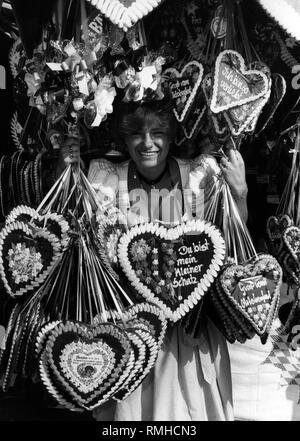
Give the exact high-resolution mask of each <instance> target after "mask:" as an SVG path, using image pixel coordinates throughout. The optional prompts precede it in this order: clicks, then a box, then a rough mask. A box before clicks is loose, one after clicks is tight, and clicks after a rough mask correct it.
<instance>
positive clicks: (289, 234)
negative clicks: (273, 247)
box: [282, 225, 300, 267]
mask: <svg viewBox="0 0 300 441" xmlns="http://www.w3.org/2000/svg"><path fill="white" fill-rule="evenodd" d="M282 239H283V242H284V244H285V246H286V248H287V249H288V251H289V252H290V253H291V256H292V257H293V258H294V260H295V263H296V265H297V266H298V267H300V228H299V227H296V226H295V225H292V226H290V227H288V228H286V229H285V231H284V232H283V235H282Z"/></svg>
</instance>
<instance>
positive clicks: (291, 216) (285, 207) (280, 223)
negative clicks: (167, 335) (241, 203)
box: [266, 126, 300, 289]
mask: <svg viewBox="0 0 300 441" xmlns="http://www.w3.org/2000/svg"><path fill="white" fill-rule="evenodd" d="M297 130H298V131H297V136H296V139H295V146H294V149H293V150H292V151H291V152H290V154H292V155H293V159H292V165H291V169H290V174H289V177H288V180H287V182H286V185H285V188H284V191H283V193H282V196H281V200H280V203H279V205H278V207H277V211H276V214H275V215H273V216H270V217H269V218H268V220H267V225H266V233H267V239H268V246H269V249H270V251H271V252H272V254H273V255H274V256H275V257H276V258H277V259H278V260H279V262H280V263H281V265H282V268H283V271H284V279H285V281H286V282H287V284H288V285H289V286H291V287H292V288H293V289H294V288H295V289H296V288H299V286H300V266H299V265H300V261H299V251H298V247H299V239H300V231H299V226H300V212H299V210H300V205H299V194H300V193H299V190H300V188H299V126H298V129H297Z"/></svg>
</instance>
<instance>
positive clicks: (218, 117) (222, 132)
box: [202, 74, 230, 141]
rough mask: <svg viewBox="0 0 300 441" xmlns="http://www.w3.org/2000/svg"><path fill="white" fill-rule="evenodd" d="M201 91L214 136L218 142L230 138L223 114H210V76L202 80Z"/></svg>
mask: <svg viewBox="0 0 300 441" xmlns="http://www.w3.org/2000/svg"><path fill="white" fill-rule="evenodd" d="M202 90H203V93H204V96H205V99H206V102H207V105H208V111H207V115H208V119H209V122H210V126H211V128H212V130H213V131H214V132H215V134H216V136H217V137H218V138H220V140H222V139H223V140H224V141H225V140H226V139H227V138H228V137H229V136H230V132H229V130H228V124H227V121H226V120H225V118H224V115H223V113H217V114H215V113H212V112H211V110H210V102H211V96H212V74H207V75H205V77H204V78H203V82H202Z"/></svg>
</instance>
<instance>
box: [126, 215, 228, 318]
mask: <svg viewBox="0 0 300 441" xmlns="http://www.w3.org/2000/svg"><path fill="white" fill-rule="evenodd" d="M118 255H119V260H120V264H121V266H122V269H123V271H124V273H125V275H126V276H127V277H128V279H129V281H130V282H131V284H132V285H133V286H134V288H135V289H136V290H137V291H138V293H139V294H141V295H142V296H143V297H144V298H145V299H146V300H147V301H150V302H152V303H155V304H157V305H158V306H159V307H160V308H161V309H162V310H163V312H164V314H165V315H166V317H167V318H169V319H170V320H172V321H174V322H176V321H177V320H179V319H180V318H181V317H183V316H184V315H185V314H186V313H187V312H189V311H190V310H191V309H192V308H193V307H194V306H195V305H196V304H197V303H198V302H199V301H200V300H201V299H202V297H203V295H204V293H205V292H206V291H207V290H208V288H209V287H210V285H211V284H212V283H213V281H214V279H215V277H216V276H217V274H218V271H219V270H220V267H221V266H222V264H223V260H224V256H225V242H224V239H223V237H222V235H221V233H220V231H219V230H218V229H217V228H216V227H215V226H213V225H211V224H210V223H208V222H204V221H201V220H192V221H188V222H186V223H184V224H182V225H179V226H177V227H176V228H169V229H167V228H165V227H163V226H159V224H153V223H145V224H142V225H140V226H135V227H133V228H132V229H130V230H129V231H128V232H127V233H126V234H124V235H123V236H122V237H121V238H120V242H119V247H118Z"/></svg>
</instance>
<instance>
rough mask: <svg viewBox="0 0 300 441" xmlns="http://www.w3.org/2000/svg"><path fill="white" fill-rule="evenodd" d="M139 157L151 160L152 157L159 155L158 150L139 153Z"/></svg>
mask: <svg viewBox="0 0 300 441" xmlns="http://www.w3.org/2000/svg"><path fill="white" fill-rule="evenodd" d="M139 153H140V156H142V157H143V158H152V157H154V156H157V155H158V154H159V150H151V151H148V152H139Z"/></svg>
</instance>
